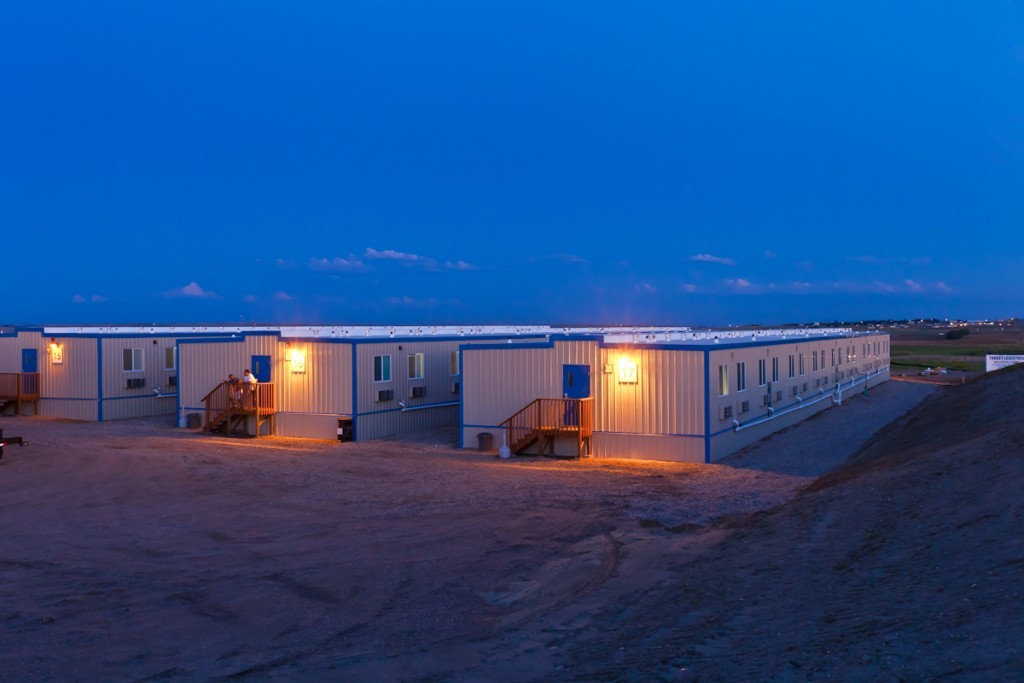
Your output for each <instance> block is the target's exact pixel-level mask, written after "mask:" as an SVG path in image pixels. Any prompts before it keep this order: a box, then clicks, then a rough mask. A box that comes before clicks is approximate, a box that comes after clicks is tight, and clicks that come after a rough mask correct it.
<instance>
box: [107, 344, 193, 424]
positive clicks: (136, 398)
mask: <svg viewBox="0 0 1024 683" xmlns="http://www.w3.org/2000/svg"><path fill="white" fill-rule="evenodd" d="M101 341H102V358H103V373H102V375H103V396H102V397H101V398H103V399H104V401H103V419H104V420H119V419H125V418H131V417H148V416H151V415H173V414H174V405H175V402H174V399H173V398H164V397H158V396H157V392H159V394H175V393H177V387H174V386H171V385H170V378H171V377H176V376H177V374H178V371H177V368H174V367H172V368H167V367H166V366H167V357H166V353H167V349H173V348H174V345H175V339H174V338H172V337H104V338H102V339H101ZM125 349H139V350H141V352H142V370H141V372H140V371H126V370H125V369H124V350H125ZM175 364H176V363H175ZM129 379H143V380H144V381H145V385H144V386H142V387H137V388H128V380H129Z"/></svg>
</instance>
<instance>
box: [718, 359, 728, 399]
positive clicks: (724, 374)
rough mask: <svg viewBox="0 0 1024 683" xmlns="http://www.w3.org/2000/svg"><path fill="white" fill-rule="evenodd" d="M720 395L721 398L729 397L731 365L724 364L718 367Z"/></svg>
mask: <svg viewBox="0 0 1024 683" xmlns="http://www.w3.org/2000/svg"><path fill="white" fill-rule="evenodd" d="M718 395H719V397H722V396H728V395H729V364H728V363H723V364H721V365H719V366H718Z"/></svg>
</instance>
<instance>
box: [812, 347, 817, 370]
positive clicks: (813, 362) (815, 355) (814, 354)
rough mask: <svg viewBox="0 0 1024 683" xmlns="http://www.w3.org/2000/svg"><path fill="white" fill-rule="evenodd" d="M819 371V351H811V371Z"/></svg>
mask: <svg viewBox="0 0 1024 683" xmlns="http://www.w3.org/2000/svg"><path fill="white" fill-rule="evenodd" d="M817 371H818V352H817V351H811V372H817Z"/></svg>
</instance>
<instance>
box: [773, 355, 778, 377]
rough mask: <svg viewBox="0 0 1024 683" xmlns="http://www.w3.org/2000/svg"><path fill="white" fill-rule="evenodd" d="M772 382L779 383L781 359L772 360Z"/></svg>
mask: <svg viewBox="0 0 1024 683" xmlns="http://www.w3.org/2000/svg"><path fill="white" fill-rule="evenodd" d="M772 381H773V382H778V381H779V359H778V358H772Z"/></svg>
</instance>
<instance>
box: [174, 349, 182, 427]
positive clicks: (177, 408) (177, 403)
mask: <svg viewBox="0 0 1024 683" xmlns="http://www.w3.org/2000/svg"><path fill="white" fill-rule="evenodd" d="M180 344H181V340H180V339H179V340H176V341H175V342H174V372H176V373H178V374H177V375H176V377H177V378H178V379H177V382H178V386H181V349H180V348H179V346H180ZM181 418H182V415H181V394H175V395H174V420H175V424H180V423H181V422H180V421H181Z"/></svg>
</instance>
